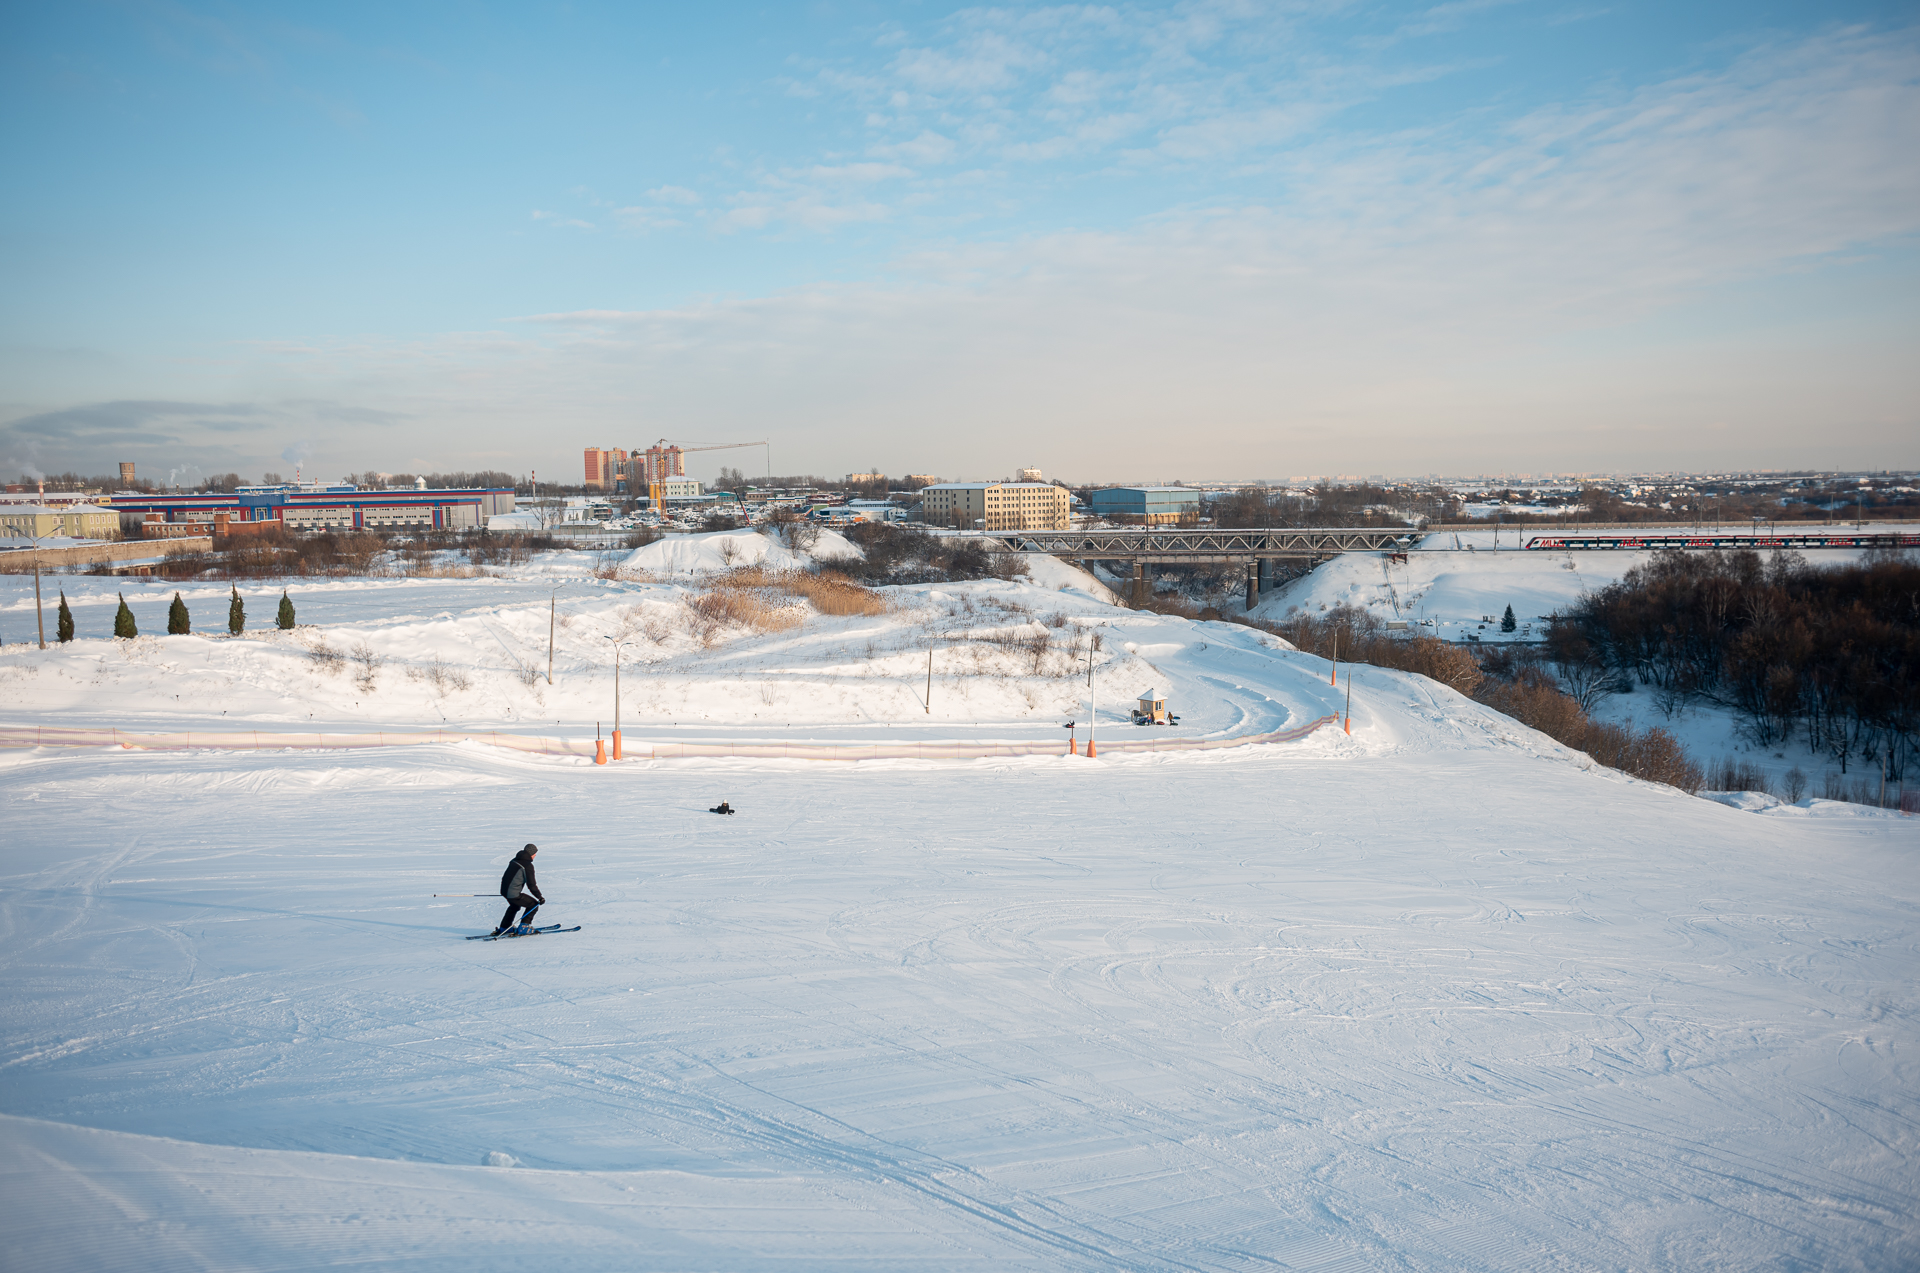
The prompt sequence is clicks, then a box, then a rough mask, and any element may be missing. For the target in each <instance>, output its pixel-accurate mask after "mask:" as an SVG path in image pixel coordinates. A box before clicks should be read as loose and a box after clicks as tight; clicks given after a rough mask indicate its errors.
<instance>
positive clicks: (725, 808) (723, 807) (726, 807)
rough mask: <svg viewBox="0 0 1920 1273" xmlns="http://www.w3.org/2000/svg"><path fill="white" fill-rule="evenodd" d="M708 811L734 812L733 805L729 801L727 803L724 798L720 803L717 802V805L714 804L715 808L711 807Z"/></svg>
mask: <svg viewBox="0 0 1920 1273" xmlns="http://www.w3.org/2000/svg"><path fill="white" fill-rule="evenodd" d="M707 812H708V813H732V812H733V806H732V805H730V804H728V803H727V802H726V801H724V800H722V801H721V802H720V803H719V804H717V805H715V806H713V808H711V809H709V810H707Z"/></svg>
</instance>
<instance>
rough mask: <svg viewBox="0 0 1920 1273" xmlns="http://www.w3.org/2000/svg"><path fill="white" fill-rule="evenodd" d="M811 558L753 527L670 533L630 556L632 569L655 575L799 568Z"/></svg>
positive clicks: (628, 557) (628, 565)
mask: <svg viewBox="0 0 1920 1273" xmlns="http://www.w3.org/2000/svg"><path fill="white" fill-rule="evenodd" d="M806 561H807V559H806V558H805V557H802V556H801V555H800V554H798V553H795V552H793V551H792V550H791V549H789V548H788V547H787V546H786V545H785V544H782V543H780V542H779V541H778V540H776V539H774V538H773V537H772V536H771V535H762V534H758V533H756V532H754V531H750V530H718V531H712V532H709V533H706V534H699V535H666V536H663V537H661V538H659V539H656V540H654V541H653V542H652V543H651V544H647V545H645V546H644V547H641V548H636V549H634V550H633V552H632V553H630V554H629V555H628V556H627V560H626V562H625V565H626V567H627V569H629V570H644V571H646V572H648V573H649V574H655V575H701V574H714V573H716V572H719V571H724V570H738V569H740V568H741V567H744V566H764V567H766V568H768V569H771V570H797V569H799V568H800V567H801V566H803V565H805V564H806Z"/></svg>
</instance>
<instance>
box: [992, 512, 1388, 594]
mask: <svg viewBox="0 0 1920 1273" xmlns="http://www.w3.org/2000/svg"><path fill="white" fill-rule="evenodd" d="M985 536H986V540H987V546H988V547H989V548H990V549H992V550H993V551H996V552H1015V553H1047V554H1049V555H1050V556H1054V557H1071V558H1074V559H1076V560H1078V561H1081V562H1088V561H1127V562H1131V563H1133V580H1132V582H1131V584H1130V585H1129V588H1128V593H1127V603H1128V604H1129V605H1138V604H1139V603H1140V601H1141V600H1142V599H1143V598H1144V597H1145V596H1146V590H1147V581H1146V569H1147V567H1148V566H1150V565H1181V566H1199V565H1224V564H1233V563H1239V564H1241V565H1243V566H1244V567H1245V568H1246V572H1247V609H1249V610H1251V609H1253V607H1254V606H1256V605H1258V604H1259V602H1260V593H1261V591H1262V590H1263V589H1266V588H1269V587H1271V586H1272V564H1273V563H1274V562H1276V561H1304V562H1306V563H1308V564H1309V565H1313V564H1315V563H1318V562H1321V561H1325V560H1326V559H1328V558H1329V557H1337V556H1339V555H1340V554H1341V553H1381V552H1385V553H1403V552H1406V551H1407V550H1408V549H1409V548H1411V547H1413V546H1414V545H1415V544H1417V543H1419V542H1420V540H1421V539H1422V538H1423V533H1422V532H1420V531H1417V530H1412V529H1409V528H1407V527H1405V526H1396V527H1386V528H1382V527H1359V526H1305V527H1294V526H1288V527H1266V528H1264V529H1258V530H1208V529H1205V528H1201V527H1193V528H1184V527H1183V528H1168V529H1158V528H1156V529H1153V530H990V531H986V532H985Z"/></svg>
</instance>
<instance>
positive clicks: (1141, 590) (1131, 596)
mask: <svg viewBox="0 0 1920 1273" xmlns="http://www.w3.org/2000/svg"><path fill="white" fill-rule="evenodd" d="M1146 603H1147V563H1146V562H1144V561H1141V560H1140V559H1139V558H1137V557H1136V558H1134V562H1133V583H1132V584H1131V585H1130V586H1129V587H1128V589H1127V606H1128V608H1129V609H1132V610H1138V609H1140V608H1141V607H1143V606H1145V605H1146Z"/></svg>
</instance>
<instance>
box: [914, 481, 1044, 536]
mask: <svg viewBox="0 0 1920 1273" xmlns="http://www.w3.org/2000/svg"><path fill="white" fill-rule="evenodd" d="M920 500H921V504H920V509H921V512H920V516H921V520H923V521H925V522H927V523H928V524H929V525H933V526H952V527H956V528H958V529H961V530H976V529H977V530H1067V529H1069V526H1068V521H1067V515H1068V506H1069V502H1070V500H1071V497H1070V496H1069V495H1068V494H1067V491H1066V488H1065V487H1061V486H1052V485H1049V484H1048V483H1046V482H939V483H936V484H935V485H933V486H929V487H925V488H924V489H922V490H921V492H920Z"/></svg>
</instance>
